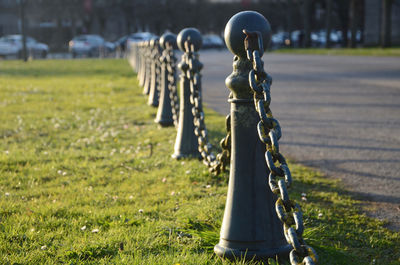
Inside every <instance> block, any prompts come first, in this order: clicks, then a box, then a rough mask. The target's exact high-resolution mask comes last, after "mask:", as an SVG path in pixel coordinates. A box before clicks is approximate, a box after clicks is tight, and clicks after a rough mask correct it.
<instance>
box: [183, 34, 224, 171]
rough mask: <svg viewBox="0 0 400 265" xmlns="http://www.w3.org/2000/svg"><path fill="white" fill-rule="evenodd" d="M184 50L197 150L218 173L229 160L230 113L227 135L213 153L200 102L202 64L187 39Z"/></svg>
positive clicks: (205, 162)
mask: <svg viewBox="0 0 400 265" xmlns="http://www.w3.org/2000/svg"><path fill="white" fill-rule="evenodd" d="M184 47H185V52H186V54H187V56H186V59H187V62H186V63H187V64H188V65H189V69H188V71H187V77H188V79H189V82H190V102H191V103H192V105H193V107H192V114H193V118H194V120H193V123H194V134H195V135H196V136H197V143H198V145H199V147H198V150H199V153H200V155H201V157H202V159H203V163H204V164H205V165H206V166H207V167H208V168H209V170H210V172H211V173H213V174H214V175H219V174H220V173H222V172H224V171H225V170H226V167H227V166H228V165H229V162H230V153H231V131H230V115H228V116H227V118H226V120H227V126H226V128H227V136H226V137H224V138H223V139H222V140H221V142H220V145H221V148H222V152H221V153H220V154H218V155H215V154H214V153H213V152H212V145H211V144H210V142H209V141H208V131H207V127H206V123H205V115H204V112H203V104H202V89H201V74H200V71H201V69H202V68H203V64H202V63H201V62H200V60H199V54H198V52H197V50H196V49H195V45H193V44H192V43H191V40H190V39H188V40H187V41H186V42H185V45H184Z"/></svg>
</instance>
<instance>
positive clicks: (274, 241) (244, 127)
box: [214, 11, 292, 260]
mask: <svg viewBox="0 0 400 265" xmlns="http://www.w3.org/2000/svg"><path fill="white" fill-rule="evenodd" d="M243 29H246V30H248V31H259V32H261V36H262V40H263V41H264V42H265V43H266V44H268V42H269V39H270V35H271V30H270V26H269V23H268V21H267V20H266V19H265V18H264V17H263V16H262V15H260V14H259V13H257V12H252V11H246V12H241V13H238V14H236V15H235V16H233V17H232V18H231V19H230V20H229V22H228V24H227V26H226V28H225V41H226V44H227V46H228V48H229V49H230V51H231V52H232V53H234V54H235V57H234V63H233V72H232V74H231V75H230V76H228V78H227V79H226V85H227V87H228V88H229V89H230V90H231V96H230V99H229V101H230V103H231V133H232V140H231V142H232V150H231V167H230V176H229V187H228V195H227V201H226V206H225V212H224V218H223V222H222V227H221V234H220V241H219V243H218V244H217V245H216V246H215V248H214V251H215V253H216V254H217V255H218V256H220V257H224V258H228V259H231V260H234V259H236V258H244V259H245V260H252V259H254V260H266V259H268V258H274V257H276V256H279V257H280V258H281V259H287V258H288V255H289V252H290V251H291V250H292V247H291V245H289V244H288V243H287V241H286V239H285V235H284V232H283V229H282V225H281V222H280V220H279V218H278V216H277V214H276V212H275V210H274V208H275V202H276V196H275V195H274V194H273V193H272V192H271V191H270V190H269V189H268V186H267V179H266V178H267V176H268V174H269V169H268V167H267V164H266V163H265V159H264V154H265V151H266V146H265V144H263V143H262V142H261V141H260V139H259V137H258V131H257V124H258V122H259V114H258V113H257V110H256V108H255V105H254V102H253V94H254V93H253V91H252V89H251V87H250V85H249V79H248V77H249V72H250V71H251V70H252V62H251V61H249V60H248V59H247V57H246V56H247V53H246V50H245V47H244V39H245V34H244V33H243ZM266 47H267V45H265V48H266Z"/></svg>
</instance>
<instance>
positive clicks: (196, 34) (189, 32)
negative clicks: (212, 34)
mask: <svg viewBox="0 0 400 265" xmlns="http://www.w3.org/2000/svg"><path fill="white" fill-rule="evenodd" d="M189 38H190V43H191V44H193V46H194V49H195V51H198V50H200V48H201V45H203V38H202V37H201V34H200V31H198V30H197V29H195V28H186V29H183V30H181V32H179V34H178V38H177V43H178V47H179V49H180V50H181V51H183V52H184V51H185V41H186V40H188V39H189Z"/></svg>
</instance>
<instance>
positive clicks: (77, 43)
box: [69, 35, 115, 58]
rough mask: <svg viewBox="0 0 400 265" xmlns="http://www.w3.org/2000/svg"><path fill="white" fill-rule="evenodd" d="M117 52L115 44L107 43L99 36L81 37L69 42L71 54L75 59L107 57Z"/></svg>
mask: <svg viewBox="0 0 400 265" xmlns="http://www.w3.org/2000/svg"><path fill="white" fill-rule="evenodd" d="M114 51H115V44H114V43H111V42H107V41H105V40H104V39H103V38H102V37H101V36H99V35H79V36H76V37H74V38H73V39H72V40H71V41H70V42H69V52H70V53H71V55H72V57H73V58H76V57H78V56H82V55H84V56H87V57H99V56H103V57H105V56H107V55H109V54H110V53H112V52H114Z"/></svg>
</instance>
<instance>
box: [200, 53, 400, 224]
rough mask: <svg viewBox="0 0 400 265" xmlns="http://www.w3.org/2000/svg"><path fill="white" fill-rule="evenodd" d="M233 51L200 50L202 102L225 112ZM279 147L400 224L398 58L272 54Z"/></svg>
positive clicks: (269, 61)
mask: <svg viewBox="0 0 400 265" xmlns="http://www.w3.org/2000/svg"><path fill="white" fill-rule="evenodd" d="M232 58H233V55H232V54H231V53H230V52H228V51H226V50H223V51H202V52H201V53H200V60H201V61H202V62H203V63H204V65H205V66H204V69H203V72H202V73H203V91H204V92H203V95H204V96H203V97H204V99H203V100H204V102H205V103H206V104H207V105H208V106H209V107H211V108H213V109H214V110H216V111H218V112H220V113H222V114H227V113H228V112H229V104H228V103H227V96H228V94H229V91H228V89H227V88H226V87H225V83H224V80H225V78H226V77H227V76H228V75H229V74H230V73H231V72H232ZM263 59H264V62H265V69H266V71H267V72H268V73H269V74H270V75H271V76H272V78H273V85H272V92H271V96H272V104H271V110H272V112H273V114H274V116H275V117H276V118H277V119H278V120H279V121H280V124H281V127H282V131H283V137H282V139H281V141H280V142H281V152H282V153H283V154H284V155H285V156H287V157H289V158H291V159H293V160H295V161H297V162H300V163H301V164H304V165H307V166H311V167H314V168H317V169H319V170H320V171H322V172H323V173H325V174H326V175H328V176H330V177H335V178H340V179H342V180H343V184H344V186H345V188H346V189H347V190H349V191H350V192H351V193H352V194H353V195H355V196H356V197H357V198H361V199H362V200H363V201H365V204H364V206H365V207H366V208H367V210H368V211H367V212H368V213H369V214H370V215H372V216H374V217H377V218H380V219H385V220H389V222H390V223H389V227H390V228H392V229H396V230H399V229H400V58H399V57H397V58H390V57H360V56H357V57H356V56H318V55H287V54H267V55H265V56H264V58H263Z"/></svg>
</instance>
